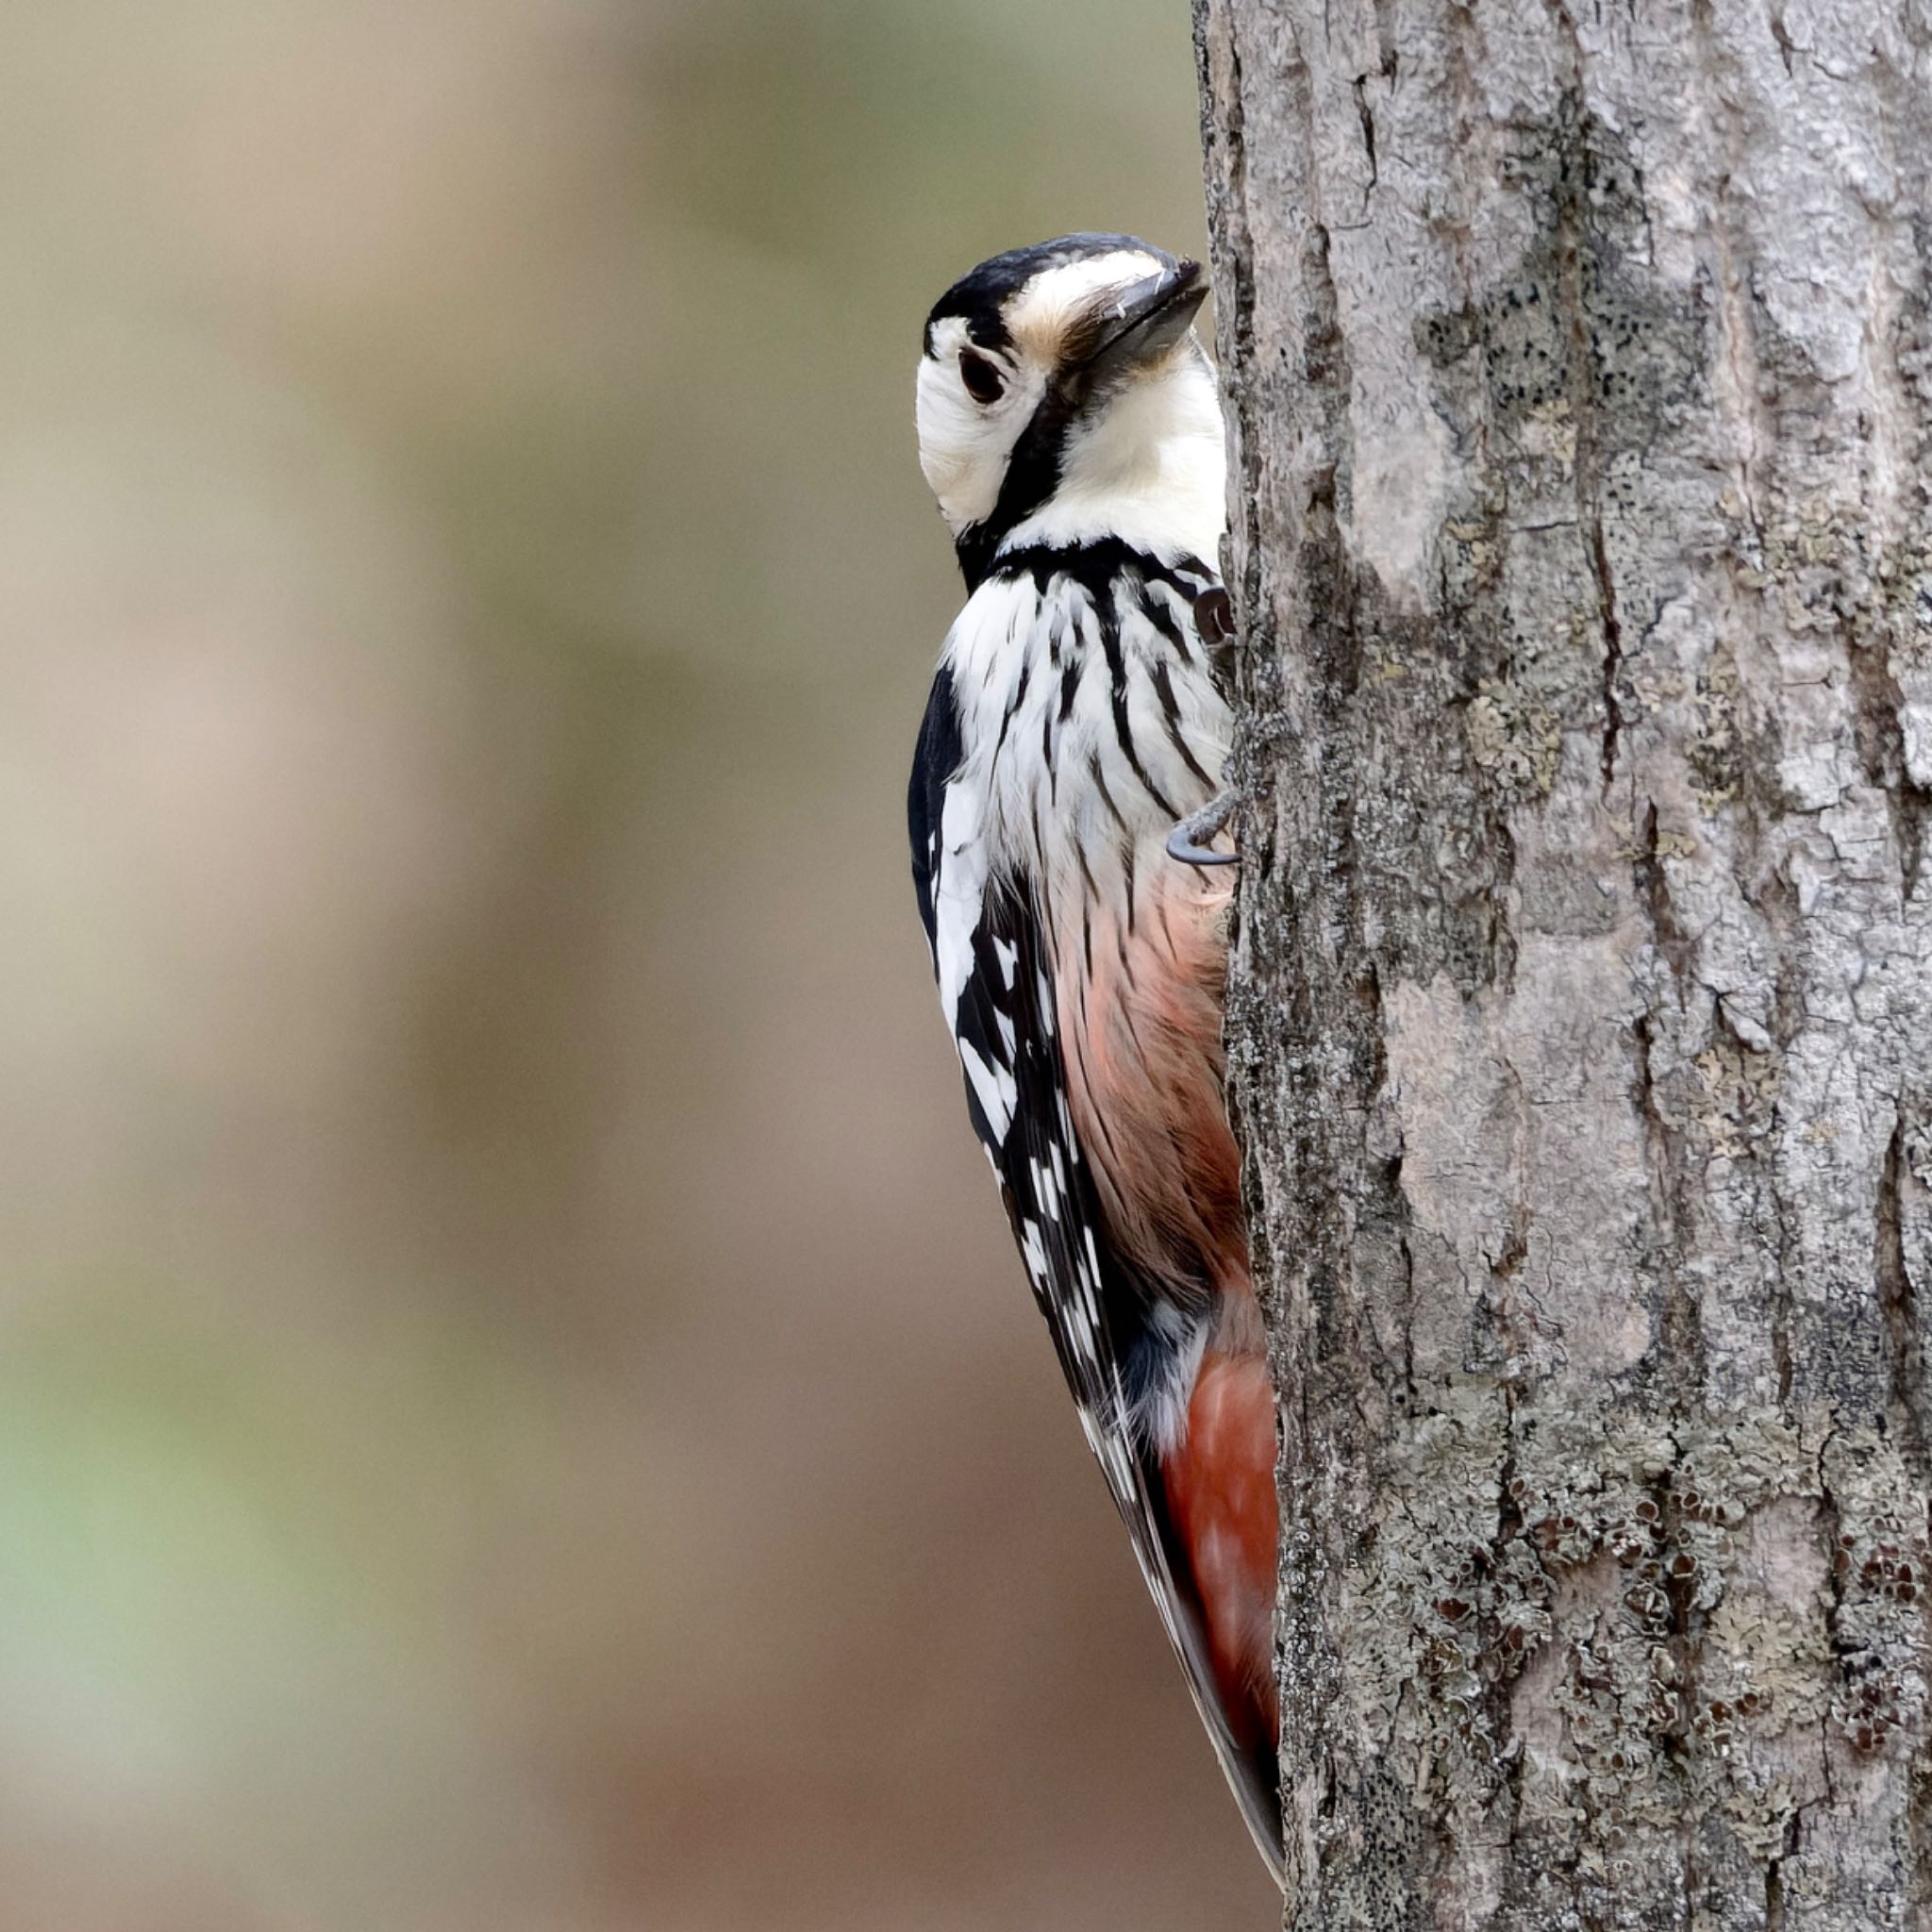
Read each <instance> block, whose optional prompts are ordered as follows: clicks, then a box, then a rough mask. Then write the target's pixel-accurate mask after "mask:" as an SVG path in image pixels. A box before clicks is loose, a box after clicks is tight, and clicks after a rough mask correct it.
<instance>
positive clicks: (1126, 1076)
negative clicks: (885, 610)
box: [908, 234, 1282, 1880]
mask: <svg viewBox="0 0 1932 1932" xmlns="http://www.w3.org/2000/svg"><path fill="white" fill-rule="evenodd" d="M1206 293H1207V284H1206V280H1205V277H1204V276H1203V275H1202V272H1201V268H1200V266H1199V264H1198V263H1196V262H1192V261H1186V260H1177V259H1176V258H1174V257H1173V256H1171V255H1169V254H1167V253H1166V252H1165V251H1164V250H1162V249H1159V248H1156V247H1153V246H1151V245H1150V244H1149V243H1147V242H1141V241H1139V240H1137V239H1136V238H1134V237H1133V236H1130V235H1110V234H1105V235H1103V234H1080V235H1067V236H1063V237H1061V238H1060V239H1059V240H1058V241H1053V242H1041V243H1040V244H1039V245H1038V246H1036V247H1031V248H1019V249H1014V250H1012V251H1011V252H1009V253H1008V254H1005V255H996V256H994V257H993V258H991V260H989V261H984V262H981V263H980V265H979V266H978V267H977V268H975V269H974V270H973V271H972V273H971V274H969V275H964V276H962V277H961V278H960V279H959V280H958V281H957V282H955V283H954V284H953V286H952V287H951V288H950V289H948V290H947V291H946V292H945V293H944V294H943V295H941V297H940V299H939V302H938V303H937V304H936V305H935V306H934V308H933V310H932V313H931V314H930V316H929V317H928V318H927V320H926V324H925V338H924V354H923V355H922V357H921V358H920V363H919V380H918V425H919V455H920V464H921V467H922V468H923V469H924V473H925V476H926V480H927V481H928V482H929V483H930V484H931V486H932V489H933V491H934V493H935V495H936V496H937V497H938V498H939V505H940V509H941V513H942V515H943V516H944V519H945V521H946V524H947V525H948V527H949V528H950V530H951V532H952V537H953V543H954V548H955V550H956V552H957V554H958V560H959V567H960V570H961V572H962V573H963V574H964V576H965V580H966V590H967V600H966V604H965V607H964V608H962V609H961V611H960V612H959V615H958V619H957V620H956V621H955V623H954V625H953V627H952V629H951V631H950V632H949V633H948V635H947V638H946V641H945V645H944V648H943V649H942V651H941V656H940V662H939V670H938V673H937V675H936V676H935V678H934V681H933V687H932V694H931V698H930V700H929V702H928V704H927V707H926V711H925V718H924V724H923V725H922V727H921V730H920V734H919V741H918V747H917V750H916V753H915V755H914V759H913V768H912V779H911V785H910V788H909V796H908V819H909V823H910V831H911V840H912V872H913V883H914V886H915V889H916V891H917V892H918V897H919V909H920V914H921V917H922V918H923V920H924V925H925V932H926V938H927V941H928V942H929V944H930V946H931V950H932V958H933V968H934V972H935V974H936V976H937V978H938V981H939V989H940V998H941V1005H942V1007H943V1008H944V1011H945V1017H946V1021H947V1024H949V1025H950V1027H951V1029H952V1033H953V1039H954V1041H955V1043H956V1045H957V1046H958V1055H959V1060H960V1064H961V1066H962V1068H963V1069H964V1073H965V1077H966V1101H967V1109H968V1112H969V1114H970V1116H971V1118H972V1123H973V1126H974V1131H975V1132H976V1133H977V1135H978V1137H979V1141H980V1143H981V1145H982V1146H983V1147H984V1149H985V1152H986V1155H987V1158H988V1159H989V1160H990V1161H991V1166H992V1170H993V1174H994V1175H995V1177H996V1178H997V1180H998V1182H999V1185H1000V1190H1001V1193H1002V1196H1003V1198H1004V1200H1005V1204H1006V1208H1007V1214H1008V1219H1009V1220H1010V1222H1011V1224H1012V1229H1013V1234H1014V1238H1015V1240H1016V1241H1018V1243H1019V1247H1020V1253H1021V1257H1022V1258H1023V1260H1024V1263H1025V1267H1026V1272H1027V1274H1028V1276H1029V1278H1030V1280H1031V1282H1032V1285H1033V1292H1034V1295H1035V1297H1036V1298H1037V1300H1038V1302H1039V1304H1040V1307H1041V1313H1042V1314H1044V1316H1045V1317H1046V1323H1047V1326H1048V1328H1049V1329H1050V1330H1051V1331H1052V1335H1053V1341H1054V1346H1055V1348H1056V1350H1057V1352H1058V1357H1059V1361H1060V1367H1061V1369H1062V1370H1063V1371H1064V1373H1065V1375H1066V1380H1067V1385H1068V1387H1069V1389H1070V1390H1071V1391H1072V1392H1073V1396H1074V1403H1075V1405H1076V1406H1077V1407H1078V1409H1079V1414H1080V1421H1081V1423H1082V1425H1083V1426H1084V1429H1085V1431H1086V1436H1087V1441H1088V1442H1089V1444H1090V1446H1091V1448H1092V1451H1093V1453H1094V1456H1095V1457H1096V1458H1097V1459H1098V1460H1099V1463H1100V1466H1101V1469H1102V1471H1103V1473H1104V1474H1105V1475H1106V1478H1107V1482H1108V1488H1109V1489H1110V1491H1112V1494H1113V1499H1114V1502H1115V1503H1116V1504H1117V1505H1118V1507H1119V1508H1120V1512H1121V1515H1122V1517H1123V1519H1124V1521H1125V1524H1126V1526H1127V1531H1128V1535H1129V1536H1130V1538H1131V1539H1132V1541H1133V1546H1134V1553H1135V1556H1136V1557H1138V1559H1139V1561H1140V1566H1141V1573H1142V1574H1143V1575H1144V1576H1145V1578H1146V1581H1147V1587H1148V1589H1149V1590H1150V1591H1152V1592H1153V1595H1154V1600H1155V1602H1156V1604H1157V1606H1158V1608H1159V1611H1160V1616H1161V1621H1162V1623H1163V1624H1165V1626H1166V1629H1167V1633H1168V1636H1169V1638H1170V1639H1171V1640H1172V1641H1173V1644H1174V1650H1175V1652H1176V1653H1177V1655H1178V1656H1179V1657H1180V1660H1181V1664H1182V1667H1183V1669H1184V1670H1185V1671H1186V1674H1187V1678H1188V1683H1189V1686H1190V1688H1191V1691H1192V1692H1193V1696H1194V1701H1195V1704H1196V1706H1197V1707H1198V1708H1199V1710H1200V1713H1201V1716H1202V1720H1203V1722H1204V1723H1205V1724H1206V1725H1207V1727H1208V1735H1209V1737H1210V1738H1211V1740H1213V1744H1214V1748H1215V1752H1216V1755H1217V1757H1219V1759H1220V1761H1221V1765H1222V1768H1223V1770H1224V1772H1225V1773H1226V1774H1227V1778H1228V1782H1229V1784H1230V1785H1231V1786H1232V1787H1233V1790H1234V1791H1235V1795H1236V1797H1237V1798H1238V1799H1239V1800H1240V1803H1241V1810H1242V1813H1243V1816H1244V1817H1245V1819H1246V1821H1247V1824H1248V1828H1249V1830H1250V1831H1251V1832H1252V1833H1253V1835H1254V1838H1255V1841H1256V1843H1257V1845H1258V1846H1259V1848H1260V1850H1261V1852H1262V1855H1263V1856H1264V1857H1266V1858H1267V1860H1268V1861H1269V1864H1270V1865H1271V1867H1272V1868H1273V1869H1274V1874H1275V1876H1276V1878H1277V1880H1278V1879H1279V1878H1280V1876H1281V1870H1282V1850H1281V1819H1280V1790H1279V1781H1278V1775H1277V1769H1276V1757H1275V1747H1276V1728H1277V1707H1276V1695H1275V1689H1274V1637H1273V1624H1274V1618H1273V1612H1274V1574H1275V1557H1274V1546H1275V1525H1276V1505H1275V1495H1274V1395H1273V1391H1272V1389H1271V1386H1270V1382H1269V1378H1268V1372H1267V1363H1266V1358H1265V1355H1264V1352H1263V1338H1262V1332H1261V1324H1260V1319H1259V1315H1258V1313H1257V1307H1256V1303H1255V1292H1254V1284H1253V1281H1252V1278H1251V1275H1250V1270H1249V1257H1248V1243H1247V1235H1246V1229H1245V1225H1244V1223H1243V1219H1242V1212H1241V1174H1240V1158H1239V1156H1238V1154H1237V1151H1236V1147H1235V1141H1234V1136H1233V1134H1232V1132H1231V1130H1230V1128H1229V1125H1228V1120H1227V1113H1226V1108H1225V1104H1224V1098H1223V1088H1222V1074H1223V1059H1222V1043H1221V1022H1222V1001H1223V994H1224V987H1225V980H1226V962H1227V917H1228V908H1229V899H1230V894H1231V889H1230V886H1229V884H1228V878H1229V874H1228V873H1227V872H1226V871H1225V870H1224V867H1225V866H1226V865H1227V864H1228V863H1230V862H1231V860H1232V854H1231V853H1230V852H1228V851H1227V849H1226V846H1227V841H1226V839H1225V838H1224V835H1223V833H1222V824H1223V821H1224V818H1225V816H1226V813H1225V808H1224V805H1223V804H1222V803H1221V800H1222V796H1223V794H1222V768H1223V764H1224V760H1225V758H1226V755H1227V747H1228V737H1229V718H1228V711H1227V707H1226V704H1225V703H1224V699H1223V697H1222V695H1221V693H1220V691H1219V690H1218V689H1217V685H1216V680H1215V676H1214V669H1213V661H1212V660H1213V657H1214V654H1215V653H1216V652H1217V651H1218V650H1219V649H1220V648H1221V647H1222V646H1223V645H1224V643H1225V642H1226V641H1227V640H1228V638H1229V636H1230V635H1231V632H1232V628H1233V626H1232V621H1231V616H1230V612H1229V606H1228V599H1227V593H1226V591H1225V590H1224V588H1223V586H1222V584H1221V581H1220V578H1219V576H1218V575H1217V574H1216V570H1215V567H1214V564H1213V562H1212V561H1211V559H1213V558H1215V556H1216V555H1217V552H1218V549H1219V544H1220V538H1221V533H1222V528H1223V524H1224V516H1225V506H1224V487H1225V458H1224V450H1223V441H1222V425H1221V413H1220V407H1219V402H1218V399H1217V396H1216V391H1215V378H1214V371H1213V368H1212V365H1211V364H1210V363H1209V362H1208V358H1207V356H1206V354H1205V353H1204V352H1203V350H1202V348H1201V345H1200V343H1199V341H1197V339H1196V337H1195V335H1194V332H1193V321H1194V316H1195V312H1196V311H1197V310H1198V309H1199V308H1200V306H1201V303H1202V300H1203V298H1204V296H1205V295H1206ZM1208 841H1213V842H1208Z"/></svg>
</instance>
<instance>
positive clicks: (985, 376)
mask: <svg viewBox="0 0 1932 1932" xmlns="http://www.w3.org/2000/svg"><path fill="white" fill-rule="evenodd" d="M959 380H960V381H961V382H963V383H964V384H965V385H966V393H967V394H968V395H970V396H971V397H972V398H973V400H974V402H975V403H996V402H998V401H999V399H1000V397H1001V395H1002V394H1003V393H1004V392H1005V391H1006V387H1007V378H1006V377H1005V376H1004V375H1001V374H1000V372H999V368H998V365H997V364H995V363H993V362H991V361H989V360H988V359H987V358H985V357H984V356H982V355H981V354H980V353H979V351H978V350H977V349H961V350H960V351H959Z"/></svg>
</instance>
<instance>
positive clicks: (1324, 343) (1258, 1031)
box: [1196, 0, 1932, 1932]
mask: <svg viewBox="0 0 1932 1932" xmlns="http://www.w3.org/2000/svg"><path fill="white" fill-rule="evenodd" d="M1196 24H1197V39H1198V43H1199V51H1200V58H1201V65H1202V78H1203V86H1204V102H1205V110H1204V129H1205V135H1206V141H1207V148H1208V202H1209V211H1210V221H1211V225H1212V230H1213V237H1214V244H1215V246H1214V270H1215V277H1216V291H1217V296H1218V303H1219V310H1220V320H1219V330H1220V346H1221V358H1222V363H1223V367H1224V372H1225V375H1226V381H1227V392H1228V397H1229V417H1230V421H1229V438H1230V449H1231V456H1232V472H1231V475H1232V481H1231V486H1230V488H1231V496H1232V505H1231V509H1232V520H1231V532H1230V538H1229V555H1228V556H1227V557H1226V558H1224V563H1225V565H1226V567H1227V575H1228V580H1229V583H1230V586H1231V587H1232V588H1233V589H1234V591H1235V592H1236V598H1237V603H1238V606H1239V608H1240V611H1241V620H1242V624H1243V627H1244V631H1245V638H1246V648H1245V650H1244V651H1243V652H1242V653H1241V670H1240V673H1239V677H1240V683H1241V691H1240V697H1241V717H1242V731H1243V736H1242V741H1241V746H1240V747H1239V750H1238V756H1237V774H1238V778H1239V781H1240V783H1241V787H1242V790H1243V794H1244V798H1245V801H1246V803H1245V811H1244V820H1243V834H1242V837H1243V852H1244V863H1243V869H1242V874H1241V894H1240V907H1239V923H1238V930H1237V936H1236V957H1235V962H1234V971H1233V978H1232V986H1231V990H1230V995H1229V1019H1228V1027H1229V1049H1230V1069H1231V1076H1230V1077H1231V1083H1232V1088H1233V1094H1234V1100H1235V1105H1236V1108H1237V1111H1238V1116H1239V1119H1240V1121H1241V1127H1242V1131H1243V1135H1244V1139H1245V1142H1246V1146H1247V1149H1248V1159H1249V1180H1250V1205H1251V1210H1252V1213H1253V1216H1254V1223H1255V1241H1256V1246H1257V1279H1258V1280H1259V1281H1260V1282H1261V1283H1262V1284H1263V1291H1264V1296H1265V1299H1266V1305H1267V1313H1268V1319H1269V1324H1270V1334H1271V1338H1272V1348H1273V1357H1274V1368H1275V1371H1276V1374H1277V1376H1278V1385H1279V1388H1280V1390H1281V1394H1282V1410H1281V1413H1282V1461H1281V1483H1282V1502H1283V1537H1282V1550H1281V1591H1280V1610H1279V1629H1280V1638H1281V1654H1280V1673H1281V1688H1282V1695H1283V1711H1284V1723H1283V1743H1282V1766H1283V1778H1284V1787H1285V1803H1286V1808H1287V1840H1288V1855H1289V1865H1290V1872H1291V1885H1290V1890H1289V1897H1288V1906H1287V1919H1286V1924H1288V1925H1289V1926H1291V1927H1299V1928H1303V1932H1317V1928H1319V1932H1340V1928H1344V1927H1370V1926H1373V1927H1397V1926H1400V1927H1418V1928H1420V1927H1436V1926H1457V1927H1475V1926H1493V1927H1508V1928H1520V1932H1531V1928H1536V1932H1542V1928H1552V1927H1611V1926H1616V1927H1640V1926H1641V1927H1664V1926H1671V1927H1678V1926H1690V1927H1699V1928H1725V1932H1729V1928H1740V1932H1741V1928H1746V1927H1750V1928H1760V1927H1761V1928H1772V1927H1784V1928H1788V1932H1796V1928H1800V1927H1803V1928H1816V1932H1824V1928H1831V1932H1852V1928H1857V1932H1866V1928H1870V1927H1874V1926H1889V1925H1921V1924H1932V1756H1928V1751H1927V1740H1928V1735H1932V1716H1928V1694H1927V1670H1928V1658H1927V1637H1928V1630H1927V1623H1926V1616H1927V1604H1928V1601H1932V1598H1928V1583H1932V1549H1928V1517H1927V1506H1928V1496H1932V1462H1928V1446H1927V1445H1928V1431H1932V1385H1928V1380H1927V1374H1926V1368H1925V1356H1926V1352H1927V1324H1928V1321H1932V1046H1928V1042H1932V945H1928V922H1932V897H1928V894H1932V882H1928V865H1927V851H1926V843H1927V841H1926V833H1927V825H1928V816H1932V810H1928V808H1932V505H1928V479H1932V311H1928V285H1932V269H1928V257H1932V208H1928V180H1932V8H1928V7H1927V5H1926V4H1925V0H1812V4H1809V5H1806V4H1804V0H1789V4H1786V5H1784V6H1783V8H1782V10H1779V9H1778V8H1775V7H1770V8H1768V7H1767V6H1766V5H1765V4H1764V0H1479V4H1477V0H1466V4H1463V5H1460V6H1458V5H1456V4H1453V0H1321V4H1318V0H1197V23H1196Z"/></svg>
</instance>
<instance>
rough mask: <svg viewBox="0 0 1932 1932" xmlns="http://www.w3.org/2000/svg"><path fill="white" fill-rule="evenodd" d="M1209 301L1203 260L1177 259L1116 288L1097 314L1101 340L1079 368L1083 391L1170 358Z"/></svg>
mask: <svg viewBox="0 0 1932 1932" xmlns="http://www.w3.org/2000/svg"><path fill="white" fill-rule="evenodd" d="M1207 297H1208V277H1207V276H1206V275H1204V274H1202V272H1201V264H1200V263H1199V262H1198V261H1177V262H1175V263H1174V266H1173V267H1172V268H1168V269H1162V270H1161V271H1160V273H1159V274H1158V275H1148V276H1146V277H1145V278H1144V279H1143V280H1141V281H1138V282H1130V283H1128V284H1127V286H1126V287H1125V288H1124V289H1117V290H1115V291H1113V293H1112V294H1110V295H1109V296H1108V298H1107V301H1106V302H1105V303H1104V304H1103V305H1102V307H1101V308H1099V309H1097V310H1096V311H1095V313H1094V316H1093V320H1092V327H1093V328H1094V330H1095V332H1096V334H1097V336H1098V341H1097V343H1096V345H1095V347H1094V348H1093V349H1092V351H1091V353H1090V354H1089V355H1088V356H1086V357H1085V358H1083V359H1082V361H1081V362H1080V364H1079V373H1080V375H1081V378H1082V384H1083V387H1085V388H1086V389H1088V390H1089V391H1091V389H1093V388H1094V387H1095V386H1108V384H1109V382H1110V379H1111V378H1114V377H1116V376H1119V375H1125V374H1127V373H1128V372H1129V371H1131V370H1134V369H1138V368H1141V367H1142V366H1143V365H1144V364H1146V363H1149V362H1152V361H1154V360H1155V359H1156V358H1158V357H1160V356H1163V355H1165V354H1166V353H1167V351H1168V350H1169V349H1171V348H1173V347H1174V344H1175V343H1176V342H1177V341H1180V340H1181V338H1182V337H1183V336H1185V335H1186V334H1187V332H1188V330H1189V329H1190V328H1191V327H1192V326H1193V323H1194V316H1195V313H1196V312H1197V311H1198V310H1199V308H1200V307H1201V304H1202V303H1203V302H1204V301H1206V300H1207Z"/></svg>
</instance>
